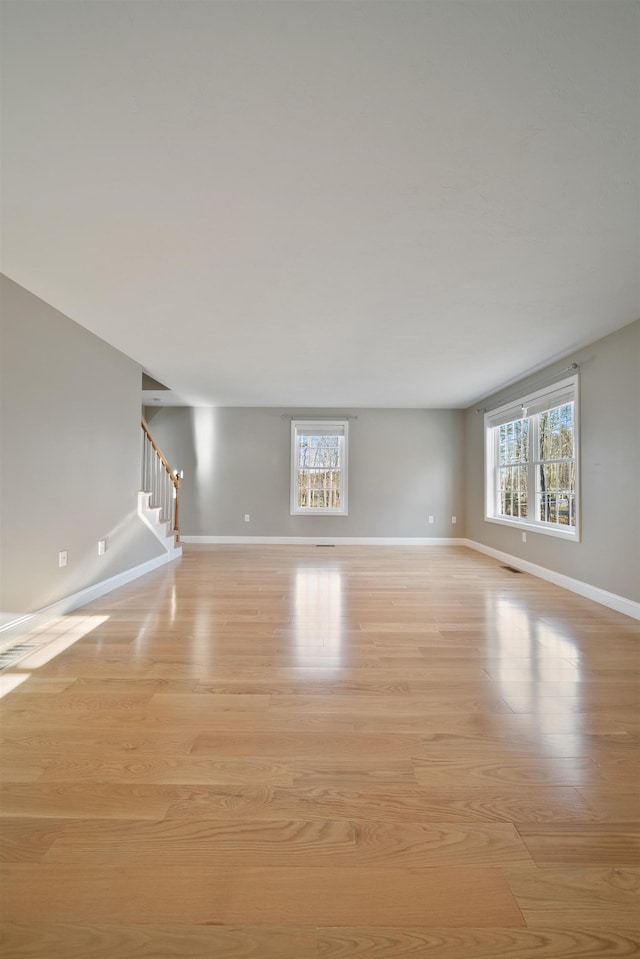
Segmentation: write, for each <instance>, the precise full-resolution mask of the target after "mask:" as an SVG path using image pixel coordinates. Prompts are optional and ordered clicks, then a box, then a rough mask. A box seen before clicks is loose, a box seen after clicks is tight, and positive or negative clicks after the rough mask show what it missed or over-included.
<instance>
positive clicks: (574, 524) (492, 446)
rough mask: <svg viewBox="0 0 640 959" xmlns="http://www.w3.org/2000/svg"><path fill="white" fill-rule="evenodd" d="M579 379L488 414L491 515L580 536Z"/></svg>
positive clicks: (488, 507)
mask: <svg viewBox="0 0 640 959" xmlns="http://www.w3.org/2000/svg"><path fill="white" fill-rule="evenodd" d="M577 408H578V378H577V377H576V376H573V377H570V378H569V379H567V380H563V381H562V382H561V383H556V384H554V386H552V387H547V389H545V390H539V391H538V392H536V393H531V394H529V395H528V396H523V397H522V398H521V399H519V400H518V402H517V403H515V404H514V403H510V404H509V405H507V406H502V407H500V408H499V409H497V410H492V411H491V412H489V413H486V414H485V438H486V465H487V475H486V519H487V520H489V521H490V522H497V523H506V524H507V525H511V526H521V527H526V528H528V529H534V530H536V531H537V532H540V533H551V534H552V535H555V536H563V537H567V538H570V539H575V540H577V539H578V538H579V536H578V532H579V525H578V520H579V517H578V428H577Z"/></svg>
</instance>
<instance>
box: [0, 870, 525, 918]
mask: <svg viewBox="0 0 640 959" xmlns="http://www.w3.org/2000/svg"><path fill="white" fill-rule="evenodd" d="M3 875H4V880H3V889H4V910H5V915H6V916H7V917H11V918H12V919H13V920H14V921H18V922H31V921H34V920H37V921H39V922H40V921H78V920H79V919H82V920H83V921H106V922H108V921H109V920H111V919H112V917H113V916H118V917H119V918H120V921H121V922H125V923H130V922H135V923H138V922H141V923H158V922H168V923H172V922H186V923H211V924H217V925H235V924H242V925H256V924H257V925H262V924H265V925H282V924H286V923H288V922H290V920H291V917H292V916H296V924H297V925H303V926H305V925H316V926H319V925H329V926H334V925H338V926H340V925H348V924H352V923H353V922H354V919H355V920H356V921H357V923H358V925H371V924H372V923H373V922H379V923H381V924H383V925H390V926H404V925H409V926H415V925H437V926H440V925H442V924H443V923H446V924H447V925H448V926H452V927H455V926H476V925H477V926H521V925H524V921H523V919H522V916H521V914H520V911H519V909H518V908H517V906H516V904H515V902H514V899H513V896H512V894H511V892H510V890H509V887H508V885H507V883H506V881H505V880H504V878H503V876H502V874H501V872H500V870H499V869H495V868H492V867H478V866H468V867H466V868H465V869H456V868H446V867H444V868H439V869H380V868H371V869H357V868H354V867H335V868H334V867H325V868H317V869H309V868H305V867H303V866H301V867H299V868H292V869H284V868H274V869H261V868H251V869H243V870H224V869H221V868H217V867H212V866H204V865H203V866H201V867H199V869H198V872H197V881H194V875H193V870H192V869H191V868H190V867H189V866H176V867H175V868H173V869H171V870H170V871H169V872H167V871H166V870H158V869H156V868H154V867H151V866H150V867H147V868H145V867H140V866H130V865H129V864H127V866H126V867H121V866H112V865H106V866H105V865H102V864H101V865H99V866H86V865H80V866H71V865H62V864H60V865H58V864H51V863H37V864H30V863H18V864H8V865H5V866H4V868H3ZM142 889H144V890H145V895H144V898H143V897H141V896H140V890H142Z"/></svg>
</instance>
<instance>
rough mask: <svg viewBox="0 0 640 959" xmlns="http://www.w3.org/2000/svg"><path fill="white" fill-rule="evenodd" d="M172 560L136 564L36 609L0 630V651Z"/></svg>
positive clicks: (167, 557) (162, 558)
mask: <svg viewBox="0 0 640 959" xmlns="http://www.w3.org/2000/svg"><path fill="white" fill-rule="evenodd" d="M175 558H176V557H174V556H171V555H170V554H169V553H163V554H162V555H161V556H156V557H155V558H154V559H150V560H148V561H147V562H146V563H140V565H139V566H134V567H133V568H132V569H126V570H125V571H124V572H122V573H118V574H117V575H116V576H111V577H109V579H103V580H101V582H99V583H94V585H93V586H87V587H86V588H85V589H81V590H80V591H79V592H77V593H72V594H71V595H70V596H65V597H63V599H59V600H57V602H55V603H51V605H50V606H44V607H43V608H42V609H38V610H36V611H35V612H33V613H26V614H25V615H24V616H19V617H16V618H15V619H13V620H11V621H10V622H8V623H5V624H4V625H3V626H2V627H0V648H2V647H4V646H7V645H12V644H13V643H15V641H16V639H18V638H19V637H20V636H23V635H27V634H28V633H30V632H32V630H34V629H38V628H39V627H41V626H44V625H45V624H46V623H48V622H50V621H51V620H52V619H56V617H58V616H64V615H66V613H71V612H73V610H74V609H78V608H79V607H80V606H86V604H87V603H91V602H93V600H94V599H99V598H100V597H101V596H104V595H105V593H110V592H111V591H112V590H114V589H119V587H120V586H125V585H126V584H127V583H130V582H131V581H132V580H134V579H138V577H139V576H144V575H145V574H146V573H150V572H152V571H153V570H154V569H157V568H158V567H159V566H164V565H165V563H169V562H171V560H172V559H175Z"/></svg>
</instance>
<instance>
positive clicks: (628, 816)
mask: <svg viewBox="0 0 640 959" xmlns="http://www.w3.org/2000/svg"><path fill="white" fill-rule="evenodd" d="M578 792H579V794H580V795H581V796H582V798H583V799H584V800H585V802H586V803H587V804H588V805H589V807H590V808H591V809H592V810H593V811H594V813H595V815H596V816H597V818H598V819H600V820H602V821H603V822H622V823H625V822H632V823H635V822H638V821H640V790H636V789H632V790H631V792H626V791H625V792H623V791H621V789H620V787H618V788H617V789H616V788H615V787H614V786H591V787H582V786H581V787H580V789H579V790H578Z"/></svg>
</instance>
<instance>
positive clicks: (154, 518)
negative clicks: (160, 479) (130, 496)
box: [138, 490, 182, 559]
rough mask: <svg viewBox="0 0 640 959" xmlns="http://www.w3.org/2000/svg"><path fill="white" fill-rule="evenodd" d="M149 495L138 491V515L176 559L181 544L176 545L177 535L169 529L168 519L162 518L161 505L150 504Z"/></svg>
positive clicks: (180, 553)
mask: <svg viewBox="0 0 640 959" xmlns="http://www.w3.org/2000/svg"><path fill="white" fill-rule="evenodd" d="M151 495H152V494H151V493H150V492H145V491H143V490H140V492H139V493H138V515H139V516H140V518H141V519H142V521H143V522H144V523H145V524H146V525H147V526H148V527H149V529H150V530H151V532H152V533H153V535H154V536H155V537H156V538H157V539H158V540H159V541H160V542H161V543H162V545H163V547H164V548H165V550H166V551H167V553H169V557H170V559H178V558H179V557H180V556H182V546H180V545H178V537H177V536H176V534H175V533H174V532H172V531H171V529H170V526H171V524H170V522H169V520H166V519H163V518H162V515H161V514H162V507H161V506H151Z"/></svg>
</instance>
